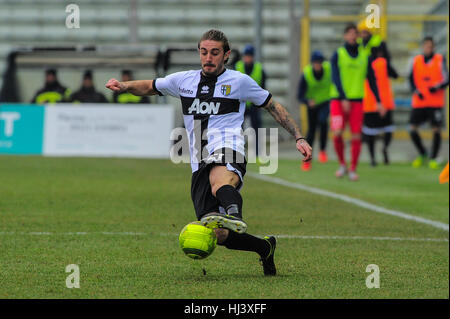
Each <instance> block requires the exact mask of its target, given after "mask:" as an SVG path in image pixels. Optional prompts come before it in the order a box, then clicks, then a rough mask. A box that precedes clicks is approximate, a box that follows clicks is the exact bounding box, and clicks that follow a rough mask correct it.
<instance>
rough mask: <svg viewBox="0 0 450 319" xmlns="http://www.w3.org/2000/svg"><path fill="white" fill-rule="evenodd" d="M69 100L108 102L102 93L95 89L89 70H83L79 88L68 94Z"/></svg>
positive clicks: (76, 101)
mask: <svg viewBox="0 0 450 319" xmlns="http://www.w3.org/2000/svg"><path fill="white" fill-rule="evenodd" d="M70 101H71V102H74V103H108V100H107V99H106V97H105V96H104V95H103V93H100V92H97V91H96V90H95V87H94V82H93V79H92V71H91V70H86V71H85V72H84V74H83V82H82V84H81V88H80V89H79V90H78V91H76V92H75V93H73V94H72V95H71V96H70Z"/></svg>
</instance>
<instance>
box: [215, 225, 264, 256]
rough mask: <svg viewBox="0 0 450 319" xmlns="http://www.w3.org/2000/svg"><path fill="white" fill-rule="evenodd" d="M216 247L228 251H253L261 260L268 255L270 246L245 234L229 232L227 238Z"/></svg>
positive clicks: (262, 240)
mask: <svg viewBox="0 0 450 319" xmlns="http://www.w3.org/2000/svg"><path fill="white" fill-rule="evenodd" d="M218 245H222V246H225V247H227V248H228V249H234V250H244V251H254V252H256V253H258V254H259V255H260V256H261V257H262V258H266V257H267V255H268V254H269V253H270V244H269V243H268V242H267V240H264V239H261V238H258V237H256V236H253V235H250V234H247V233H244V234H238V233H236V232H234V231H231V230H230V231H229V232H228V237H227V239H226V240H225V242H223V243H221V244H218Z"/></svg>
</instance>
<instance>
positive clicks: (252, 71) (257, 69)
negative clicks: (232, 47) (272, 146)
mask: <svg viewBox="0 0 450 319" xmlns="http://www.w3.org/2000/svg"><path fill="white" fill-rule="evenodd" d="M234 69H235V70H236V71H239V72H241V73H244V74H247V75H248V76H250V77H251V78H252V79H253V80H255V82H256V83H257V84H258V85H259V86H260V87H262V88H263V89H265V88H266V73H265V72H264V69H263V67H262V64H261V62H258V61H255V48H254V47H253V46H252V45H251V44H247V45H246V46H245V48H244V51H243V54H242V59H241V60H240V61H238V62H236V64H235V65H234ZM245 107H246V109H245V113H244V118H250V125H251V126H252V128H253V129H254V130H255V134H256V150H255V151H256V156H258V154H259V148H258V143H259V134H258V128H261V127H262V119H261V113H260V109H259V108H258V107H255V106H254V105H253V104H252V103H251V102H247V104H246V106H245Z"/></svg>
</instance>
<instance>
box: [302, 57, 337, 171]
mask: <svg viewBox="0 0 450 319" xmlns="http://www.w3.org/2000/svg"><path fill="white" fill-rule="evenodd" d="M330 88H331V65H330V62H328V61H325V58H324V56H323V54H322V52H320V51H314V52H313V54H312V55H311V64H308V65H307V66H306V67H305V68H304V69H303V74H302V77H301V78H300V84H299V89H298V100H299V101H300V102H301V103H304V104H305V105H306V106H307V110H308V134H307V135H306V141H307V142H308V144H309V145H311V147H312V145H313V144H314V137H315V134H316V130H317V129H319V130H320V152H319V162H320V163H326V162H327V161H328V157H327V153H326V146H327V135H328V115H329V113H330ZM301 169H302V170H303V171H309V170H310V169H311V162H310V161H309V162H303V163H302V165H301Z"/></svg>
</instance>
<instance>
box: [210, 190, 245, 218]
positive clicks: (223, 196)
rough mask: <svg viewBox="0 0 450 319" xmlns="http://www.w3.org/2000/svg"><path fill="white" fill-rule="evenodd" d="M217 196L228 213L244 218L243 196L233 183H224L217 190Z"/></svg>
mask: <svg viewBox="0 0 450 319" xmlns="http://www.w3.org/2000/svg"><path fill="white" fill-rule="evenodd" d="M216 198H217V200H218V201H219V203H220V205H221V206H222V207H223V208H225V210H226V212H227V214H228V215H234V216H237V217H239V218H242V196H241V194H240V193H239V192H238V191H237V190H236V188H234V187H233V186H231V185H224V186H222V187H221V188H219V189H218V190H217V191H216Z"/></svg>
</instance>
